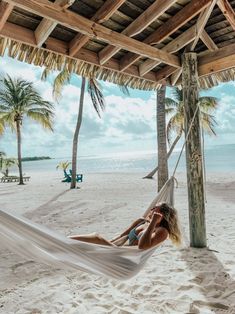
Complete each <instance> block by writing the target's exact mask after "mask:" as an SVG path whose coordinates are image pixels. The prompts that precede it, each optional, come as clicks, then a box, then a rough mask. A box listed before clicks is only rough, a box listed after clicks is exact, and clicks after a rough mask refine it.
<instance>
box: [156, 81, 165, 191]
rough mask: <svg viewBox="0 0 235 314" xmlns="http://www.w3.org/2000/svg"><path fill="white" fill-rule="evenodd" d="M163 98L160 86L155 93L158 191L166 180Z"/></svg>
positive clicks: (162, 90) (163, 93) (163, 87)
mask: <svg viewBox="0 0 235 314" xmlns="http://www.w3.org/2000/svg"><path fill="white" fill-rule="evenodd" d="M165 96H166V86H164V85H162V87H161V88H160V89H159V90H158V91H157V142H158V166H159V169H158V191H160V190H161V188H162V187H163V185H164V184H165V182H166V181H167V180H168V164H167V145H166V110H165Z"/></svg>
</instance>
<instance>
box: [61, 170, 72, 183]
mask: <svg viewBox="0 0 235 314" xmlns="http://www.w3.org/2000/svg"><path fill="white" fill-rule="evenodd" d="M61 182H67V183H69V182H71V176H70V175H69V174H68V173H67V172H66V171H65V170H64V179H63V180H62V181H61Z"/></svg>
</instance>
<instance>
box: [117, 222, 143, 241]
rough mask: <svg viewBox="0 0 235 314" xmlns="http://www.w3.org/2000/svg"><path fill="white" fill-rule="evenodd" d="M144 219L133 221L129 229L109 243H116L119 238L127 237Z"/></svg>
mask: <svg viewBox="0 0 235 314" xmlns="http://www.w3.org/2000/svg"><path fill="white" fill-rule="evenodd" d="M144 220H145V219H144V218H143V217H141V218H138V219H137V220H136V221H134V222H133V223H132V224H131V225H130V227H128V228H127V229H126V230H125V231H123V232H122V233H121V234H120V235H119V236H117V237H116V238H114V239H112V240H111V242H113V241H116V240H118V239H120V238H121V237H123V236H125V235H128V234H129V232H130V231H131V230H132V229H133V228H135V227H136V226H137V225H138V224H139V223H141V222H142V221H144Z"/></svg>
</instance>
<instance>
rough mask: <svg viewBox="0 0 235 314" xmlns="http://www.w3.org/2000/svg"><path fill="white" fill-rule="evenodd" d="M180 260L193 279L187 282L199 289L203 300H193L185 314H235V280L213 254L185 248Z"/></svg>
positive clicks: (204, 250)
mask: <svg viewBox="0 0 235 314" xmlns="http://www.w3.org/2000/svg"><path fill="white" fill-rule="evenodd" d="M181 254H182V255H181V257H182V260H184V261H185V262H186V264H187V268H188V269H189V270H190V271H191V273H192V274H193V275H194V277H193V278H192V279H191V280H189V281H190V283H191V284H193V285H194V286H196V287H197V288H199V290H200V293H201V294H202V295H203V296H204V298H203V299H198V300H197V299H195V300H194V301H193V302H192V303H191V304H190V309H189V312H188V313H187V314H189V313H190V314H196V313H215V314H234V313H235V301H234V300H235V280H234V279H233V278H231V276H230V275H229V273H228V272H227V271H226V269H225V268H224V265H223V264H222V263H221V262H220V261H219V259H218V258H217V256H216V255H215V253H213V251H211V250H209V249H208V248H205V249H196V248H187V249H183V250H182V251H181Z"/></svg>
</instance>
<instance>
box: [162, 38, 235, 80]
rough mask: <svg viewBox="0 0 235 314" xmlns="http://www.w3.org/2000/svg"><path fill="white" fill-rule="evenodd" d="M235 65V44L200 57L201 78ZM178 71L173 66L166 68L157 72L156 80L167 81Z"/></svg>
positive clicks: (199, 69) (199, 71) (199, 70)
mask: <svg viewBox="0 0 235 314" xmlns="http://www.w3.org/2000/svg"><path fill="white" fill-rule="evenodd" d="M234 65H235V44H232V45H229V46H226V47H223V48H220V49H218V50H215V51H208V52H206V53H203V54H202V56H200V55H199V57H198V73H199V77H202V76H208V75H210V74H213V73H216V72H220V71H223V70H228V69H231V68H233V67H234ZM175 71H177V69H175V68H173V67H171V66H168V65H167V66H165V67H163V68H162V69H161V70H159V71H157V72H156V80H157V81H158V82H160V81H161V80H163V79H165V80H166V79H167V78H168V77H169V76H170V75H171V74H172V73H174V72H175Z"/></svg>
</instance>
